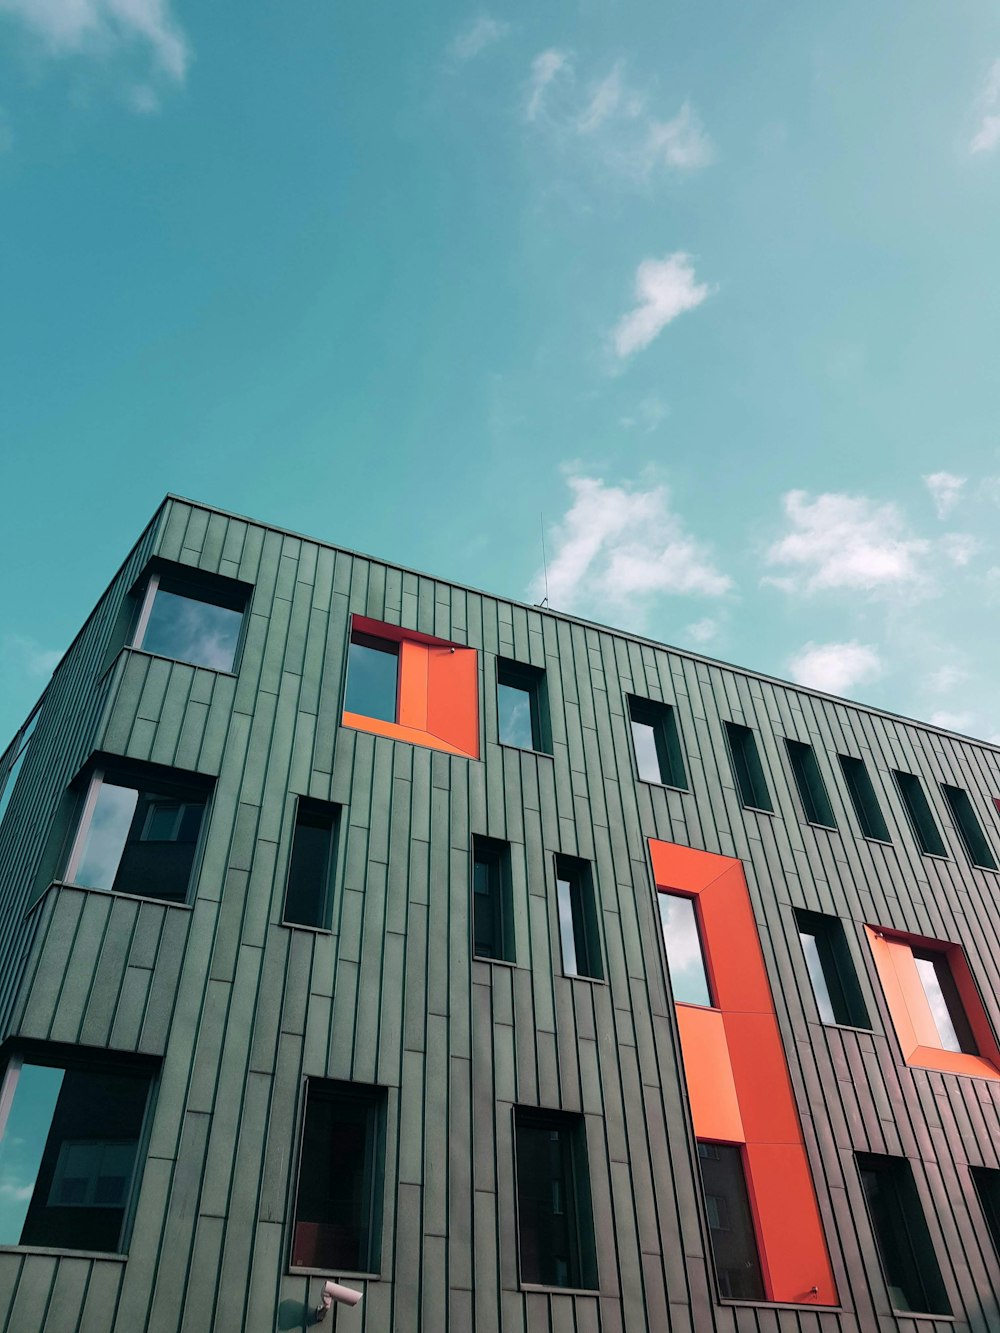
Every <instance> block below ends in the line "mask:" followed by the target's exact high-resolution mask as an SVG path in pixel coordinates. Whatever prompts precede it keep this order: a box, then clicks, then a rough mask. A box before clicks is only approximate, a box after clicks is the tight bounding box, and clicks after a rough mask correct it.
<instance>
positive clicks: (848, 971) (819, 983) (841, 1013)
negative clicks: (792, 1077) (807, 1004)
mask: <svg viewBox="0 0 1000 1333" xmlns="http://www.w3.org/2000/svg"><path fill="white" fill-rule="evenodd" d="M795 920H796V922H797V923H798V927H799V940H800V941H801V943H802V952H803V953H804V954H805V959H806V966H807V968H808V969H809V980H810V981H811V982H812V988H813V994H814V995H815V997H816V1007H817V1008H818V1009H819V1016H820V1018H821V1019H822V1021H823V1022H824V1023H841V1024H846V1025H847V1026H849V1027H855V1028H869V1027H871V1023H870V1021H869V1018H868V1010H867V1009H866V1008H865V1003H864V1000H863V999H862V997H861V990H860V987H859V986H858V978H857V973H856V972H855V970H854V963H853V962H852V960H851V953H850V949H849V948H848V944H847V938H846V936H845V934H844V926H843V923H842V922H841V921H839V920H838V919H837V917H834V916H823V915H821V914H820V913H819V912H804V911H800V910H799V909H798V908H796V910H795Z"/></svg>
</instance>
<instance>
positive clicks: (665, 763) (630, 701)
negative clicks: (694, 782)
mask: <svg viewBox="0 0 1000 1333" xmlns="http://www.w3.org/2000/svg"><path fill="white" fill-rule="evenodd" d="M625 708H626V716H627V717H628V723H629V737H630V739H631V742H632V758H633V764H634V767H635V773H636V781H638V782H645V783H647V784H648V785H649V786H651V787H666V788H668V789H669V790H670V791H683V792H688V791H690V790H691V787H690V783H689V780H688V775H687V765H686V764H685V763H684V738H683V735H682V732H681V724H680V718H679V717H678V714H677V706H676V704H668V703H665V702H664V701H663V700H661V699H647V698H644V697H643V696H642V695H638V694H626V696H625ZM637 711H638V712H639V713H640V714H641V713H647V714H648V717H647V718H643V717H641V716H640V717H636V712H637ZM636 725H639V726H645V727H649V728H650V730H651V731H652V732H653V744H654V746H655V748H656V760H657V767H658V769H659V773H660V776H659V778H647V777H644V776H643V774H642V769H641V767H640V764H639V747H638V746H637V745H636V742H635V728H636ZM664 772H666V774H667V776H666V777H664Z"/></svg>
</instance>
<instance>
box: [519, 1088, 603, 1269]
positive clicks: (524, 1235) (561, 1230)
mask: <svg viewBox="0 0 1000 1333" xmlns="http://www.w3.org/2000/svg"><path fill="white" fill-rule="evenodd" d="M514 1134H515V1143H516V1153H517V1226H518V1239H519V1250H520V1262H521V1281H522V1282H527V1283H536V1284H538V1285H540V1286H545V1287H583V1288H594V1287H596V1285H597V1279H596V1272H595V1268H596V1264H595V1258H594V1229H593V1212H592V1209H591V1203H590V1182H589V1178H588V1174H587V1159H586V1147H585V1139H584V1127H583V1117H582V1116H573V1115H562V1114H559V1113H557V1112H548V1111H536V1110H534V1109H529V1108H526V1107H516V1108H515V1112H514Z"/></svg>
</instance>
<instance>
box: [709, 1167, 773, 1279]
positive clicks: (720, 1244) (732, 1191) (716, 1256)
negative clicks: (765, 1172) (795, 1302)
mask: <svg viewBox="0 0 1000 1333" xmlns="http://www.w3.org/2000/svg"><path fill="white" fill-rule="evenodd" d="M698 1162H699V1165H700V1166H701V1181H702V1186H703V1188H704V1191H705V1212H706V1213H707V1215H708V1230H709V1235H710V1236H711V1239H712V1258H713V1260H714V1262H715V1276H716V1280H717V1281H718V1284H719V1295H720V1296H722V1297H723V1299H725V1300H738V1301H762V1300H764V1279H763V1277H762V1276H761V1269H760V1256H759V1254H758V1252H757V1237H756V1235H755V1233H754V1225H753V1217H752V1215H751V1212H750V1200H749V1197H748V1195H747V1183H746V1175H745V1173H744V1169H743V1150H742V1149H741V1148H739V1147H738V1146H737V1145H736V1144H732V1143H699V1144H698Z"/></svg>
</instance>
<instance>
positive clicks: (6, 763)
mask: <svg viewBox="0 0 1000 1333" xmlns="http://www.w3.org/2000/svg"><path fill="white" fill-rule="evenodd" d="M40 713H41V709H36V710H35V712H34V713H32V715H31V717H30V718H29V719H28V721H27V722H26V723H25V724H24V726H23V727H22V728H21V730H20V731H19V732H18V733H17V735H16V736H15V737H14V739H13V741H11V743H10V745H9V746H8V748H7V752H6V754H5V755H4V756H3V759H2V760H0V822H2V821H3V817H4V815H5V814H6V813H7V807H8V805H10V798H11V796H13V794H14V787H15V785H16V783H17V779H18V777H19V775H20V772H21V765H22V764H23V763H24V756H25V755H26V754H27V753H28V742H29V741H30V740H31V737H32V734H33V732H34V730H35V727H36V725H37V724H38V718H39V716H40Z"/></svg>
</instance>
